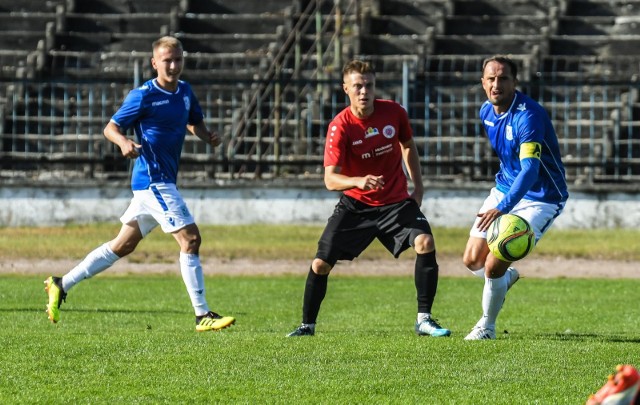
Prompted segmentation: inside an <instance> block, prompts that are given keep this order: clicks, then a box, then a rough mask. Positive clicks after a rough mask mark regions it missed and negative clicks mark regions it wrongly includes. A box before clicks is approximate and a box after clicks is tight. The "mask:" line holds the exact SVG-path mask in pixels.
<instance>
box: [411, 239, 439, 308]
mask: <svg viewBox="0 0 640 405" xmlns="http://www.w3.org/2000/svg"><path fill="white" fill-rule="evenodd" d="M415 283H416V291H417V293H418V313H429V314H430V313H431V306H432V305H433V300H434V299H435V297H436V291H437V289H438V263H437V262H436V252H435V250H434V251H433V252H430V253H425V254H419V255H418V256H417V257H416V269H415Z"/></svg>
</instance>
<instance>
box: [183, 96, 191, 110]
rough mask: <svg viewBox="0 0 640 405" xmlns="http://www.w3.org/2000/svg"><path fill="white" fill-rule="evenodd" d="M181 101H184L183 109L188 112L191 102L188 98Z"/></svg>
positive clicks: (185, 97)
mask: <svg viewBox="0 0 640 405" xmlns="http://www.w3.org/2000/svg"><path fill="white" fill-rule="evenodd" d="M182 100H184V108H185V109H186V110H187V111H189V110H190V109H191V100H189V96H184V97H182Z"/></svg>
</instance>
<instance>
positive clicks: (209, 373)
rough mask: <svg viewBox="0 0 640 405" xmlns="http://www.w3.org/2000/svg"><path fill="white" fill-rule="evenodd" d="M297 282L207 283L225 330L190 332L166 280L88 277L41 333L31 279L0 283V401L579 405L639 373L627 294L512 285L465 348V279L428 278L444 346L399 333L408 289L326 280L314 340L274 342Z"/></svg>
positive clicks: (469, 309) (473, 298)
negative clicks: (623, 367)
mask: <svg viewBox="0 0 640 405" xmlns="http://www.w3.org/2000/svg"><path fill="white" fill-rule="evenodd" d="M303 283H304V279H303V278H302V277H291V276H288V277H285V276H282V277H271V278H267V277H216V278H208V279H207V286H208V291H207V295H208V298H209V302H210V304H211V305H212V306H213V307H214V308H215V309H216V310H218V311H220V312H222V313H225V314H232V315H234V316H236V317H237V319H238V321H237V324H236V325H234V326H233V327H231V328H229V329H226V330H223V331H221V332H212V333H196V332H195V331H194V323H193V322H194V321H193V316H192V310H191V308H190V306H189V300H188V298H187V295H186V292H185V291H184V288H183V285H182V280H181V279H180V278H179V276H161V275H152V276H141V275H135V276H127V277H108V276H107V277H105V276H99V277H96V278H94V279H92V280H89V281H86V282H84V283H81V284H80V285H78V286H77V287H76V288H75V289H74V290H73V291H72V292H71V293H70V294H69V297H68V302H67V303H65V304H63V307H62V320H61V322H60V323H58V324H56V325H53V324H50V323H49V321H48V320H47V318H46V314H45V313H44V311H43V309H44V306H45V301H46V298H45V294H44V292H43V289H42V277H33V276H16V275H5V276H2V277H0V298H1V299H0V312H1V313H2V325H3V327H2V329H1V332H0V336H1V338H0V341H1V342H2V347H3V351H2V361H1V363H0V364H1V366H0V402H2V403H54V402H57V403H94V404H95V403H110V404H111V403H122V404H124V403H127V404H129V403H204V402H211V403H228V402H233V403H238V402H240V403H296V402H297V403H429V404H440V403H442V404H471V403H492V404H516V403H517V404H533V403H538V404H579V403H584V401H585V400H586V398H587V397H588V395H589V394H590V393H592V392H595V390H597V389H598V388H599V387H600V386H601V385H602V384H603V383H604V382H605V380H606V376H607V375H608V374H609V373H610V372H612V371H613V369H614V367H615V365H616V364H618V363H631V364H634V363H635V364H636V365H637V364H638V359H640V333H639V331H640V306H638V305H637V297H638V291H640V280H586V279H555V280H542V279H523V280H521V281H520V282H519V283H518V284H517V285H516V286H515V287H514V289H513V290H512V292H511V294H509V296H508V298H507V302H506V304H505V308H504V309H503V311H502V313H501V315H500V318H499V319H498V328H499V332H500V334H499V337H498V339H497V340H495V341H480V342H467V341H464V340H463V337H464V335H465V334H466V333H467V332H468V331H469V330H470V328H471V327H472V326H473V324H474V323H475V321H476V320H477V317H478V316H479V315H480V313H479V311H480V303H479V299H480V298H479V297H480V290H481V288H482V282H481V281H480V280H478V279H475V278H473V277H470V278H442V279H441V282H440V289H439V293H438V294H439V295H438V298H437V302H436V308H435V311H434V312H435V313H436V314H437V316H438V317H439V319H440V320H441V322H442V323H443V324H444V325H446V326H447V327H449V328H451V329H452V331H453V335H452V336H451V337H450V338H430V337H418V336H416V335H415V334H414V333H413V330H412V326H413V321H414V316H415V298H414V295H415V292H414V287H413V281H412V279H411V278H410V277H380V278H375V277H374V278H364V277H341V276H339V275H336V276H333V277H332V279H331V280H330V285H329V292H328V295H327V299H326V300H325V303H324V305H323V308H322V310H321V313H320V319H319V323H318V329H317V333H316V336H313V337H303V338H285V337H284V335H285V334H286V333H287V332H289V331H290V330H292V329H293V328H294V327H295V326H297V324H298V322H299V319H300V307H301V296H302V289H303ZM625 297H626V298H625ZM633 297H635V298H633ZM503 331H504V333H503ZM507 331H508V332H507Z"/></svg>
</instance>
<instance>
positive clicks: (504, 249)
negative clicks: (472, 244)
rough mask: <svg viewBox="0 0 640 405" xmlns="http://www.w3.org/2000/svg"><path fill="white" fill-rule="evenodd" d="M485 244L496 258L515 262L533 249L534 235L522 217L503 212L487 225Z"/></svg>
mask: <svg viewBox="0 0 640 405" xmlns="http://www.w3.org/2000/svg"><path fill="white" fill-rule="evenodd" d="M487 244H488V245H489V250H490V251H491V253H493V255H494V256H495V257H497V258H498V259H500V260H503V261H505V262H515V261H516V260H520V259H523V258H525V257H526V256H527V255H528V254H529V253H530V252H531V251H532V250H533V247H534V246H535V244H536V236H535V233H534V232H533V230H532V229H531V225H529V223H528V222H527V221H526V220H525V219H524V218H522V217H519V216H518V215H514V214H505V215H501V216H499V217H498V218H496V219H495V220H494V221H493V222H492V223H491V225H489V229H488V230H487Z"/></svg>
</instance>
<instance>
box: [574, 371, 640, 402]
mask: <svg viewBox="0 0 640 405" xmlns="http://www.w3.org/2000/svg"><path fill="white" fill-rule="evenodd" d="M638 403H640V374H639V373H638V370H636V369H635V368H634V367H633V366H631V365H629V364H620V365H618V366H617V367H616V373H615V374H612V375H610V376H609V378H608V380H607V382H606V383H605V384H604V385H603V386H602V388H600V389H599V390H598V392H596V393H595V394H593V395H591V396H590V397H589V399H588V400H587V404H586V405H636V404H638Z"/></svg>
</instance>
